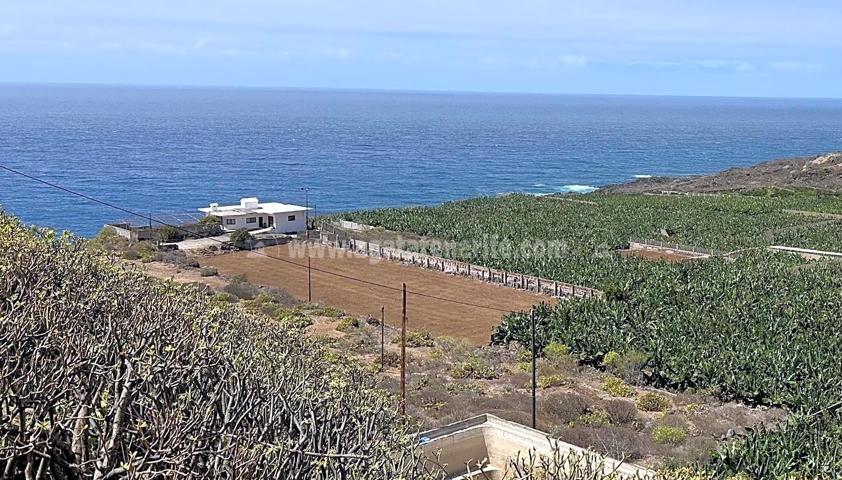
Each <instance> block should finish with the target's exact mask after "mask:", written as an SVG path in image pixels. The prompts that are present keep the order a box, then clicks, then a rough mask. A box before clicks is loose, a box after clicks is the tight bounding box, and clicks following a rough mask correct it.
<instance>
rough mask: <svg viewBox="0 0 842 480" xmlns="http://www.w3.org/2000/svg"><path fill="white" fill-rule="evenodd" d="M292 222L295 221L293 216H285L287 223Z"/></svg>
mask: <svg viewBox="0 0 842 480" xmlns="http://www.w3.org/2000/svg"><path fill="white" fill-rule="evenodd" d="M294 221H295V215H288V216H287V222H294Z"/></svg>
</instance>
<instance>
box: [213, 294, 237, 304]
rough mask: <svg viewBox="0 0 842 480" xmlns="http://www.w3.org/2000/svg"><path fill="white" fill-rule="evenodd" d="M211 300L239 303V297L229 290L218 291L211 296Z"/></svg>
mask: <svg viewBox="0 0 842 480" xmlns="http://www.w3.org/2000/svg"><path fill="white" fill-rule="evenodd" d="M211 300H212V301H214V302H217V303H237V301H238V300H239V299H238V298H237V297H235V296H234V295H232V294H230V293H228V292H218V293H215V294H214V295H213V297H211Z"/></svg>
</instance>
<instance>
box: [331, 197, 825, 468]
mask: <svg viewBox="0 0 842 480" xmlns="http://www.w3.org/2000/svg"><path fill="white" fill-rule="evenodd" d="M793 211H798V212H802V211H809V212H816V213H817V214H827V213H831V214H838V213H840V212H842V200H840V197H837V196H834V195H822V194H817V193H815V192H810V193H806V194H805V193H799V194H791V195H784V196H756V195H752V196H742V195H723V196H710V197H708V196H704V197H698V196H656V195H620V194H591V195H584V196H577V197H575V198H570V197H544V198H534V197H528V196H524V195H511V196H506V197H498V198H481V199H473V200H467V201H461V202H451V203H447V204H444V205H442V206H440V207H418V208H407V209H385V210H377V211H371V212H360V213H350V214H346V215H345V218H347V219H350V220H354V221H359V222H363V223H369V224H372V225H375V226H381V227H385V228H387V229H392V230H398V231H408V232H412V233H414V234H418V235H427V236H431V237H439V238H444V239H447V240H454V241H458V242H461V243H463V244H464V243H471V242H475V241H481V240H483V239H488V238H492V239H494V241H497V242H508V243H510V244H513V245H522V244H525V245H530V244H533V243H538V242H547V241H551V240H561V241H562V242H563V244H564V248H562V249H561V255H559V256H556V257H553V256H549V255H546V254H528V253H527V254H523V252H524V251H526V252H529V250H528V249H526V250H521V251H518V250H516V249H515V250H512V252H514V253H512V254H511V255H497V256H493V255H487V254H486V253H485V252H483V251H482V250H479V251H477V250H471V249H459V248H457V249H449V250H443V251H441V252H436V253H441V254H442V255H445V256H452V257H454V258H457V259H459V260H463V261H469V262H473V263H478V264H482V265H488V266H492V267H495V268H502V269H506V270H509V271H513V272H520V273H527V274H533V275H539V276H543V277H548V278H551V279H557V280H561V281H568V282H576V283H582V284H585V285H588V286H593V287H596V288H600V289H602V290H604V291H605V292H606V297H605V300H604V301H603V300H599V299H596V300H587V299H584V300H582V299H577V300H569V301H565V302H561V303H559V304H558V305H557V306H555V307H546V306H541V307H540V308H539V310H538V313H539V315H538V339H539V343H540V345H539V346H545V345H549V344H551V343H554V344H560V345H564V346H565V347H566V348H569V349H570V351H571V352H572V353H573V354H575V355H577V356H578V358H579V360H580V361H582V362H584V363H588V364H592V365H596V366H604V365H607V364H608V363H609V357H611V358H610V361H611V362H612V363H615V362H620V363H623V362H625V363H627V364H628V365H631V366H632V368H633V369H634V371H635V375H634V377H635V380H636V381H639V382H643V383H645V384H650V385H656V386H660V387H666V388H670V389H675V390H679V391H685V390H690V391H693V390H695V391H699V390H702V391H707V392H711V393H714V394H716V395H717V396H719V397H720V398H722V399H724V400H738V401H743V402H746V403H749V404H752V405H774V406H783V407H786V408H787V409H788V410H789V411H791V412H793V417H792V419H791V420H790V422H788V423H787V424H786V425H782V426H778V427H774V428H772V429H769V430H766V429H760V430H758V431H756V432H754V433H752V434H751V435H749V436H748V437H747V438H745V439H739V440H735V441H732V442H728V443H727V444H725V445H723V447H722V449H721V450H720V452H719V453H718V454H717V456H716V457H715V462H714V463H715V467H714V469H715V471H716V472H717V473H718V474H719V475H728V474H734V473H737V472H744V473H747V474H749V475H751V477H752V478H781V477H785V476H787V475H795V476H796V478H798V476H800V477H807V478H813V477H819V478H824V477H833V476H835V472H839V471H842V455H840V452H839V447H838V446H839V445H840V444H842V434H841V433H840V432H842V422H840V417H839V414H837V413H836V412H835V409H836V406H837V402H838V401H840V400H842V394H840V392H842V388H840V387H842V368H840V364H839V361H838V354H839V352H840V351H842V333H840V331H839V329H838V319H839V318H842V262H834V261H830V260H822V261H806V260H803V259H801V258H800V257H797V256H794V255H790V254H780V253H779V254H774V253H770V252H767V251H765V248H764V247H765V246H768V245H773V244H779V243H783V244H786V245H788V246H793V247H802V248H818V249H829V250H831V249H832V250H839V249H840V247H839V246H840V245H842V223H839V221H838V220H837V219H835V218H833V217H828V216H824V215H805V214H802V213H793ZM635 237H638V238H640V237H643V238H652V237H658V238H659V239H661V240H665V241H668V242H676V243H684V244H692V245H696V246H699V247H704V248H713V249H718V250H725V251H734V250H741V251H742V255H741V256H739V258H737V260H736V261H730V260H726V259H723V258H716V257H715V258H712V259H708V260H694V261H690V262H685V263H667V262H651V261H647V260H643V259H640V258H630V257H621V256H618V255H615V254H613V250H614V249H617V248H622V247H623V246H625V245H626V244H628V242H629V240H630V239H632V238H635ZM530 336H531V335H530V331H529V321H528V315H526V314H525V313H520V314H512V315H509V316H507V317H506V318H505V319H504V320H503V323H502V324H501V325H500V326H499V327H498V328H497V329H496V330H495V332H494V334H493V336H492V341H493V342H495V343H503V344H504V343H508V342H518V343H520V344H522V345H528V344H529V341H530ZM626 359H628V361H626Z"/></svg>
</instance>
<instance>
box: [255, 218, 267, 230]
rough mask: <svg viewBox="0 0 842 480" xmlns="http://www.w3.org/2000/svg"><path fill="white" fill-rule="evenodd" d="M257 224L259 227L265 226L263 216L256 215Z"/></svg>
mask: <svg viewBox="0 0 842 480" xmlns="http://www.w3.org/2000/svg"><path fill="white" fill-rule="evenodd" d="M257 225H258V226H259V227H260V228H263V227H265V226H266V225H265V224H264V223H263V217H257Z"/></svg>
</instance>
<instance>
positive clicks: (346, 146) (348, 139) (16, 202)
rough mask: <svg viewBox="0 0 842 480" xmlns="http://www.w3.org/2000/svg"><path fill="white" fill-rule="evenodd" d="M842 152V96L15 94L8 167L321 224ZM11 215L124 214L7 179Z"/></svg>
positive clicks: (128, 193)
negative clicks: (373, 211) (357, 212)
mask: <svg viewBox="0 0 842 480" xmlns="http://www.w3.org/2000/svg"><path fill="white" fill-rule="evenodd" d="M830 150H842V100H795V99H793V100H787V99H728V98H690V97H622V96H563V95H558V96H549V95H509V94H448V93H378V92H350V91H348V92H346V91H303V90H265V89H200V88H196V89H187V88H141V87H101V86H84V87H83V86H0V159H1V160H2V163H3V164H5V165H7V166H10V167H13V168H17V169H20V170H23V171H25V172H27V173H30V174H32V175H36V176H39V177H42V178H44V179H47V180H50V181H53V182H57V183H60V184H62V185H64V186H66V187H68V188H72V189H75V190H78V191H81V192H84V193H86V194H89V195H92V196H96V197H100V198H102V199H105V200H108V201H111V202H114V203H117V204H119V205H121V206H124V207H126V208H129V209H135V210H139V211H141V212H144V213H146V212H179V211H189V210H194V209H195V208H198V207H202V206H206V205H207V204H208V203H210V202H220V203H229V202H231V203H236V202H237V201H238V199H239V198H240V197H242V196H257V197H260V198H261V199H263V200H267V201H268V200H276V201H282V202H288V203H304V201H305V194H304V191H303V190H302V189H303V188H308V189H309V201H310V203H311V204H315V206H316V208H317V211H318V212H327V211H337V210H348V209H358V208H372V207H382V206H396V205H410V204H436V203H440V202H443V201H447V200H452V199H459V198H465V197H471V196H478V195H497V194H500V193H505V192H512V191H519V192H531V193H549V192H558V191H569V190H576V189H580V188H581V186H600V185H605V184H607V183H615V182H623V181H627V180H630V179H632V178H633V177H634V176H635V175H661V174H669V175H675V174H677V175H684V174H698V173H708V172H714V171H718V170H721V169H724V168H727V167H731V166H746V165H751V164H754V163H757V162H759V161H764V160H771V159H775V158H782V157H788V156H801V155H810V154H815V153H821V152H825V151H830ZM0 204H3V205H4V208H5V209H6V210H7V211H9V212H12V213H14V214H16V215H18V216H20V217H22V218H23V219H24V220H25V221H27V222H29V223H36V224H40V225H47V226H54V227H58V228H65V229H70V230H73V231H75V232H77V233H79V234H83V235H90V234H93V233H95V232H96V231H97V230H98V229H99V228H100V226H101V225H102V224H103V223H105V222H107V221H112V220H117V219H121V218H125V217H126V215H125V214H123V213H121V212H116V211H112V210H109V209H107V208H105V207H102V206H99V205H95V204H91V203H87V202H85V201H84V200H81V199H78V198H73V197H69V196H67V195H66V194H64V193H61V192H58V191H54V190H50V189H48V188H46V187H43V186H40V185H38V184H35V183H32V182H31V181H29V180H26V179H23V178H19V177H13V176H11V175H10V174H8V173H7V172H3V171H0Z"/></svg>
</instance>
